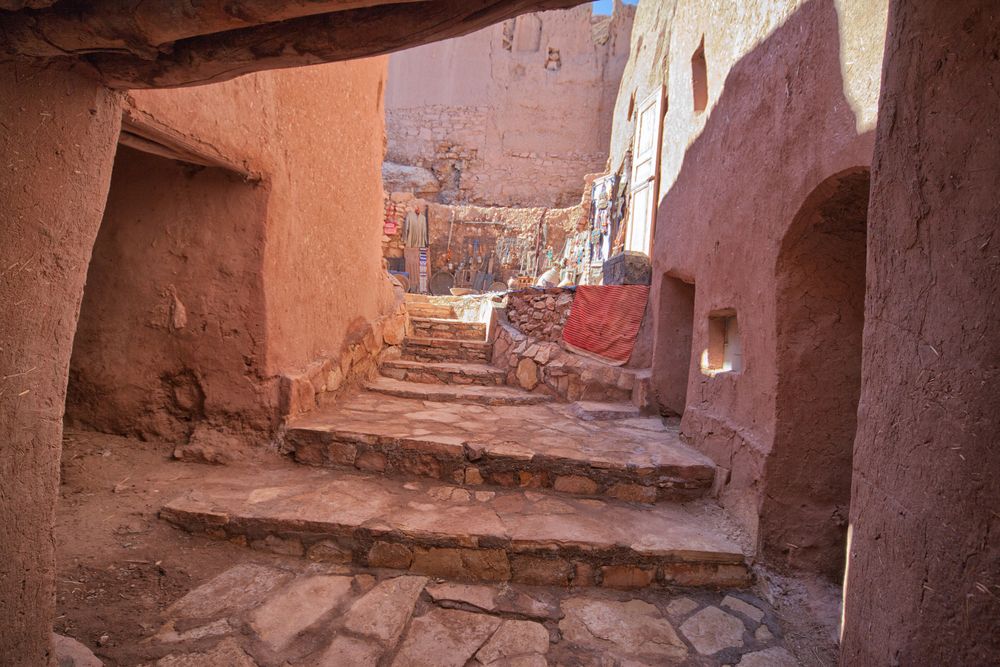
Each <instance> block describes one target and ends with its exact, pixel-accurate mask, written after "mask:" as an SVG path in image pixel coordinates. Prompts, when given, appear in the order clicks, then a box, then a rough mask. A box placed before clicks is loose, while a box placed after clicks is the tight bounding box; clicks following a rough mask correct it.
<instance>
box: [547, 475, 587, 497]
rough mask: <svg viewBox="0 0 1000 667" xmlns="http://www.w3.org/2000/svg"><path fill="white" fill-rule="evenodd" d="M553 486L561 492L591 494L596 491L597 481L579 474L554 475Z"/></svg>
mask: <svg viewBox="0 0 1000 667" xmlns="http://www.w3.org/2000/svg"><path fill="white" fill-rule="evenodd" d="M553 488H555V490H556V491H562V492H563V493H581V494H585V495H593V494H595V493H597V482H595V481H594V480H592V479H590V478H589V477H583V476H581V475H560V476H559V477H556V481H555V484H553Z"/></svg>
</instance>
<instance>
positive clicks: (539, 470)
mask: <svg viewBox="0 0 1000 667" xmlns="http://www.w3.org/2000/svg"><path fill="white" fill-rule="evenodd" d="M429 386H434V385H429ZM285 446H286V447H287V448H288V449H289V450H290V451H292V452H293V453H294V456H295V459H296V460H297V461H298V462H300V463H305V464H309V465H316V466H328V467H339V468H347V469H358V470H362V471H368V472H380V473H384V474H386V475H404V476H410V477H413V476H419V477H430V478H434V479H439V480H444V481H447V482H453V483H459V484H465V485H466V486H468V487H470V488H471V487H478V488H482V487H480V486H478V485H483V484H485V485H490V486H495V487H533V488H545V489H553V490H555V491H559V492H562V493H567V494H574V495H583V496H590V497H596V498H615V499H618V500H627V501H633V502H643V503H656V502H666V501H678V500H690V499H694V498H698V497H701V496H703V495H705V494H706V493H707V492H708V491H709V490H710V489H711V487H712V481H713V480H714V479H715V466H714V464H713V462H712V461H711V459H709V458H708V457H706V456H705V455H703V454H701V453H700V452H698V451H696V450H695V449H693V448H691V447H689V446H688V445H686V444H684V443H683V442H681V440H680V436H679V434H678V433H677V430H676V428H670V427H667V426H665V425H664V424H663V422H662V421H661V420H660V419H659V418H652V417H651V418H642V419H622V420H614V421H591V422H584V421H580V420H579V419H577V418H576V417H574V416H573V415H572V414H571V413H570V411H569V408H568V407H567V406H566V405H564V404H559V403H547V404H541V405H528V406H516V407H514V406H481V405H457V404H456V405H449V404H447V403H441V402H437V401H430V402H429V401H424V400H413V399H406V398H398V397H395V396H386V395H383V394H377V393H372V392H362V393H359V394H354V395H352V396H349V397H345V398H343V399H342V400H340V401H338V402H337V403H336V404H334V405H329V406H325V407H322V408H319V409H317V410H314V411H312V412H310V413H309V414H307V415H304V416H303V417H300V418H299V419H297V420H295V421H293V422H292V423H291V424H289V428H288V430H287V432H286V435H285Z"/></svg>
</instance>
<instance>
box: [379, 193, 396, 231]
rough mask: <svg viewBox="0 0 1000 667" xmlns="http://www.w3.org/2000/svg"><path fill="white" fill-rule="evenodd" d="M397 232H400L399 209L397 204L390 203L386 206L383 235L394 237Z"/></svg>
mask: <svg viewBox="0 0 1000 667" xmlns="http://www.w3.org/2000/svg"><path fill="white" fill-rule="evenodd" d="M397 231H399V207H397V206H396V202H393V201H389V202H386V204H385V218H384V219H383V222H382V233H383V234H385V235H386V236H394V235H395V234H396V232H397Z"/></svg>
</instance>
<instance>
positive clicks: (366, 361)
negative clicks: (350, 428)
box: [280, 304, 410, 419]
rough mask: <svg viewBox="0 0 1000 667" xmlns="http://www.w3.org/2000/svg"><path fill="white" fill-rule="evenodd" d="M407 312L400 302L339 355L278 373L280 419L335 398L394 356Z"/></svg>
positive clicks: (406, 326)
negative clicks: (384, 360) (297, 369)
mask: <svg viewBox="0 0 1000 667" xmlns="http://www.w3.org/2000/svg"><path fill="white" fill-rule="evenodd" d="M409 319H410V318H409V315H408V314H407V311H406V308H405V306H404V305H403V304H400V305H399V307H398V308H397V309H396V311H395V312H394V313H393V314H391V315H386V316H384V317H380V318H379V319H377V320H375V321H373V322H372V323H371V324H370V325H369V326H368V329H367V330H365V331H364V333H362V334H360V335H356V336H354V337H353V342H351V343H349V344H348V345H346V346H345V347H344V349H343V351H342V352H341V354H339V355H336V356H328V357H321V358H318V359H316V360H315V361H313V362H312V363H311V364H309V366H307V367H306V368H305V369H304V370H302V371H300V372H294V373H284V374H283V375H282V376H281V391H280V412H281V416H282V417H283V418H286V419H287V418H288V417H293V416H295V415H299V414H302V413H305V412H309V411H310V410H312V409H313V408H315V407H316V405H317V404H318V403H319V402H320V401H322V402H326V401H329V400H332V399H335V398H336V396H337V395H339V394H340V393H342V392H343V390H345V389H347V388H349V387H354V386H357V385H359V384H361V383H363V382H365V381H366V380H370V379H372V378H374V377H375V375H376V374H377V373H378V368H379V364H380V363H381V361H382V360H383V359H385V358H398V357H399V356H400V353H401V348H400V346H401V345H402V344H403V339H404V338H405V337H406V334H407V331H408V330H409V328H410V321H409Z"/></svg>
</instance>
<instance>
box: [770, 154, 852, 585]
mask: <svg viewBox="0 0 1000 667" xmlns="http://www.w3.org/2000/svg"><path fill="white" fill-rule="evenodd" d="M868 190H869V172H868V169H866V168H857V169H851V170H848V171H845V172H842V173H840V174H836V175H834V176H831V177H830V178H828V179H827V180H826V181H824V182H823V183H821V184H820V185H819V186H818V187H817V188H816V189H815V190H814V191H813V192H812V194H810V196H809V197H808V198H807V199H806V201H805V203H804V204H803V206H802V208H801V209H800V211H799V213H798V215H797V216H796V217H795V220H794V221H793V222H792V224H791V226H790V228H789V231H788V233H787V234H786V235H785V238H784V240H783V242H782V247H781V250H780V253H779V256H778V262H777V271H776V278H777V281H776V284H777V295H776V296H777V299H776V304H777V371H778V381H777V395H776V430H775V439H774V447H773V449H772V450H771V452H770V454H769V456H768V459H767V467H766V472H765V478H764V479H765V493H764V501H763V507H762V513H761V538H762V541H763V547H764V550H765V553H767V554H768V555H769V556H770V557H771V558H772V559H776V560H781V561H783V562H784V563H785V564H787V565H788V566H789V567H793V568H799V569H806V570H810V571H815V572H819V573H822V574H824V575H827V576H829V577H831V578H833V579H839V578H841V577H842V575H843V569H844V562H845V548H846V540H847V521H848V509H849V506H850V497H851V460H852V452H853V447H854V435H855V431H856V429H857V408H858V398H859V395H860V390H861V337H862V328H863V325H864V301H865V252H866V231H867V214H868Z"/></svg>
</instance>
